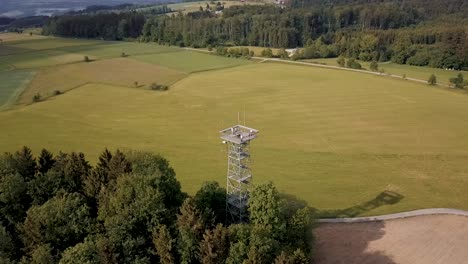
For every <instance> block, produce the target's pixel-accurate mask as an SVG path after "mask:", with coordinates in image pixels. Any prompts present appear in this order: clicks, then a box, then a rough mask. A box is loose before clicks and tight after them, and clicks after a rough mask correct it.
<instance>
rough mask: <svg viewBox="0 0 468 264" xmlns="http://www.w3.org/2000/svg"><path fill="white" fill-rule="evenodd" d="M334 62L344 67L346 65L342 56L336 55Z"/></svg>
mask: <svg viewBox="0 0 468 264" xmlns="http://www.w3.org/2000/svg"><path fill="white" fill-rule="evenodd" d="M336 62H337V63H338V65H340V67H344V66H345V65H346V60H345V58H344V57H343V56H340V57H338V59H337V60H336Z"/></svg>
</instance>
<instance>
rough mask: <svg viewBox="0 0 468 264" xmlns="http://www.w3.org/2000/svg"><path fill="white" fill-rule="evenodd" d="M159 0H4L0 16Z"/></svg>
mask: <svg viewBox="0 0 468 264" xmlns="http://www.w3.org/2000/svg"><path fill="white" fill-rule="evenodd" d="M158 2H163V0H22V1H18V0H2V4H1V5H0V17H25V16H42V15H45V16H50V15H56V14H63V13H65V12H68V11H71V10H79V9H83V8H85V7H87V6H91V5H119V4H124V3H132V4H150V3H158ZM173 2H178V1H177V0H176V1H173Z"/></svg>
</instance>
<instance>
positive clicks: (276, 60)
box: [184, 48, 450, 88]
mask: <svg viewBox="0 0 468 264" xmlns="http://www.w3.org/2000/svg"><path fill="white" fill-rule="evenodd" d="M184 49H186V50H193V51H199V52H205V53H214V51H208V50H202V49H194V48H184ZM251 59H257V60H260V63H264V62H268V61H271V62H280V63H289V64H296V65H306V66H312V67H318V68H327V69H335V70H342V71H352V72H360V73H367V74H372V75H375V76H382V77H391V78H396V79H401V80H408V81H413V82H418V83H424V84H427V81H425V80H421V79H417V78H411V77H405V78H403V77H402V76H399V75H395V74H386V73H380V72H373V71H367V70H359V69H350V68H345V67H338V66H333V65H324V64H318V63H312V62H304V61H290V60H283V59H279V58H264V57H257V56H254V57H251ZM436 85H438V86H442V87H446V88H450V86H449V85H446V84H443V83H437V84H436Z"/></svg>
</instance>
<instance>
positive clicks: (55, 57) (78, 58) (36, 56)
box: [0, 38, 182, 69]
mask: <svg viewBox="0 0 468 264" xmlns="http://www.w3.org/2000/svg"><path fill="white" fill-rule="evenodd" d="M52 40H53V41H55V42H57V43H55V42H52V43H53V45H52V46H51V47H56V46H59V45H61V44H63V41H62V39H59V38H54V39H52ZM72 41H76V43H75V44H76V45H69V46H62V47H59V48H53V49H43V50H27V49H24V48H18V45H12V46H5V47H7V49H5V50H3V53H4V54H3V55H5V56H0V63H5V64H10V65H13V66H14V67H15V68H17V69H30V68H41V67H49V66H54V65H62V64H69V63H76V62H82V61H83V58H84V56H88V57H89V58H90V59H92V60H96V59H111V58H119V57H121V55H122V53H125V54H126V55H127V56H134V55H141V54H157V53H164V52H180V51H182V50H181V49H177V48H175V47H168V46H160V45H155V44H143V43H131V42H128V43H122V42H105V41H100V42H96V43H95V42H93V43H94V44H87V45H81V41H77V40H72ZM67 43H68V42H67ZM23 46H25V45H23ZM0 47H1V46H0ZM18 50H21V51H18ZM1 52H2V51H1V50H0V53H1Z"/></svg>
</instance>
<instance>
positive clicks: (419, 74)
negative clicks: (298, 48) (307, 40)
mask: <svg viewBox="0 0 468 264" xmlns="http://www.w3.org/2000/svg"><path fill="white" fill-rule="evenodd" d="M306 61H309V62H316V63H322V64H326V65H332V66H338V63H337V62H336V58H329V59H312V60H306ZM359 63H361V65H362V67H364V68H366V69H369V68H370V62H365V61H359ZM379 69H383V70H384V72H385V73H387V74H393V75H398V76H403V75H406V77H410V78H415V79H421V80H427V79H429V76H430V75H431V74H435V75H436V77H437V82H438V83H442V84H450V82H449V80H450V78H453V77H456V76H457V74H458V73H459V72H461V73H462V74H463V75H464V76H465V78H467V77H468V72H467V71H450V70H444V69H438V68H430V67H419V66H411V65H402V64H396V63H391V62H383V63H379Z"/></svg>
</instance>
